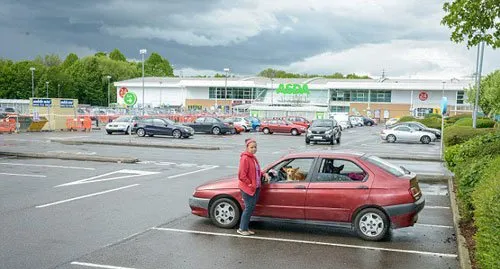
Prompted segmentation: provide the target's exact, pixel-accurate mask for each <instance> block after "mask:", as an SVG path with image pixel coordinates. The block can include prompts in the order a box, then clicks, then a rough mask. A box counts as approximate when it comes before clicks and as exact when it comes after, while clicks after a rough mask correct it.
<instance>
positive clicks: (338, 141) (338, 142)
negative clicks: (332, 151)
mask: <svg viewBox="0 0 500 269" xmlns="http://www.w3.org/2000/svg"><path fill="white" fill-rule="evenodd" d="M336 142H337V144H340V135H339V137H338V138H337V139H336Z"/></svg>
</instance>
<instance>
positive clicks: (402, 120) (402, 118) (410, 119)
mask: <svg viewBox="0 0 500 269" xmlns="http://www.w3.org/2000/svg"><path fill="white" fill-rule="evenodd" d="M416 120H417V119H416V118H414V117H412V116H403V117H401V118H399V121H400V122H407V121H416Z"/></svg>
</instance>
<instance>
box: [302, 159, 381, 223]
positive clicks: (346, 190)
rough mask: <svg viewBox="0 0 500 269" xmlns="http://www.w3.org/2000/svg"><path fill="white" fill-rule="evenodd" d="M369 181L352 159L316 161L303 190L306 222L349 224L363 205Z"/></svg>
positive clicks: (356, 162) (366, 172)
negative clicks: (307, 185)
mask: <svg viewBox="0 0 500 269" xmlns="http://www.w3.org/2000/svg"><path fill="white" fill-rule="evenodd" d="M373 178H374V175H373V174H371V172H370V171H369V170H368V168H367V167H365V166H364V165H363V164H361V163H360V162H358V161H356V160H355V159H335V158H320V159H318V161H317V165H316V167H315V169H314V173H313V174H312V175H311V182H310V183H309V187H308V188H307V194H306V203H305V215H306V221H311V222H314V221H328V222H350V221H351V215H352V213H353V212H354V210H356V209H357V208H359V207H361V206H363V205H364V204H365V203H366V201H367V199H368V196H369V193H370V188H371V185H372V183H373Z"/></svg>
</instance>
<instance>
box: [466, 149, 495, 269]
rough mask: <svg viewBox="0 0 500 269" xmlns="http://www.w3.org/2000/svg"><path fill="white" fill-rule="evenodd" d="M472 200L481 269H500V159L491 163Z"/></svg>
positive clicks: (477, 251) (477, 255) (477, 256)
mask: <svg viewBox="0 0 500 269" xmlns="http://www.w3.org/2000/svg"><path fill="white" fill-rule="evenodd" d="M472 200H473V204H474V208H475V210H474V224H475V226H476V227H477V233H476V236H475V240H476V260H477V262H478V264H479V266H480V268H492V269H493V268H500V236H498V235H499V234H500V205H499V201H500V157H497V158H495V159H494V160H492V161H490V163H489V165H488V167H487V168H486V169H485V172H484V173H483V178H482V180H481V182H480V183H479V184H478V185H477V187H476V189H475V190H474V192H473V193H472Z"/></svg>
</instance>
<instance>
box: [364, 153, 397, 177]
mask: <svg viewBox="0 0 500 269" xmlns="http://www.w3.org/2000/svg"><path fill="white" fill-rule="evenodd" d="M363 159H364V160H365V161H368V162H370V163H372V164H374V165H376V166H378V167H380V168H382V169H383V170H385V171H387V172H388V173H390V174H392V175H395V176H397V177H400V176H404V175H405V171H404V170H403V169H402V168H401V167H399V166H397V165H394V164H392V163H390V162H388V161H386V160H383V159H381V158H379V157H376V156H367V157H363Z"/></svg>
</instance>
